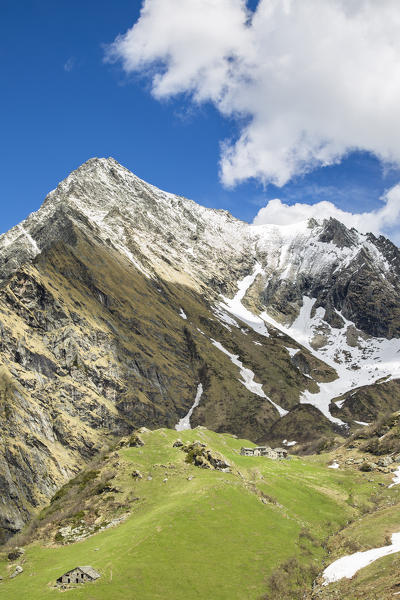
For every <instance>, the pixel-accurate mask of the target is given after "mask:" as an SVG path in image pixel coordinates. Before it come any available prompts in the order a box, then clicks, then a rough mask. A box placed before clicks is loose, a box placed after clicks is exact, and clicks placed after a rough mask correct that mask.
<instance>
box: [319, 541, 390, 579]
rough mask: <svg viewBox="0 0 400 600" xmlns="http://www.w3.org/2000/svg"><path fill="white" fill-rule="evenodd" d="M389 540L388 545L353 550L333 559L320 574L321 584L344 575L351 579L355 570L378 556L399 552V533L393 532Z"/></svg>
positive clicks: (365, 565)
mask: <svg viewBox="0 0 400 600" xmlns="http://www.w3.org/2000/svg"><path fill="white" fill-rule="evenodd" d="M391 541H392V543H391V544H390V545H389V546H383V547H382V548H373V549H372V550H366V551H365V552H355V553H354V554H350V555H349V556H343V558H339V559H338V560H335V562H333V563H332V564H331V565H329V567H327V568H326V569H325V571H324V572H323V574H322V577H323V578H324V584H323V585H328V584H329V583H333V582H334V581H339V579H343V578H344V577H346V578H347V579H351V578H352V577H353V576H354V575H355V574H356V573H357V571H359V570H360V569H363V568H364V567H367V566H368V565H370V564H371V563H373V562H375V561H376V560H378V558H382V556H388V555H389V554H394V553H395V552H400V533H394V534H393V535H392V540H391Z"/></svg>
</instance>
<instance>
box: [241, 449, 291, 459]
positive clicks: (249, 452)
mask: <svg viewBox="0 0 400 600" xmlns="http://www.w3.org/2000/svg"><path fill="white" fill-rule="evenodd" d="M240 454H241V455H242V456H266V457H267V458H273V459H278V458H287V455H288V451H287V450H285V449H284V448H274V449H272V448H270V447H269V446H256V447H255V448H241V450H240Z"/></svg>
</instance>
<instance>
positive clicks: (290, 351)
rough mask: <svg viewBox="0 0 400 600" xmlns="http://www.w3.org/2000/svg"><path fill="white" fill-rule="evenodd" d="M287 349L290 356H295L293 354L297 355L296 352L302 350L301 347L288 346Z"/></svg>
mask: <svg viewBox="0 0 400 600" xmlns="http://www.w3.org/2000/svg"><path fill="white" fill-rule="evenodd" d="M285 347H286V346H285ZM286 350H287V351H288V352H289V354H290V357H293V356H295V354H297V353H298V352H300V348H286Z"/></svg>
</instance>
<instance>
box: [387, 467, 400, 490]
mask: <svg viewBox="0 0 400 600" xmlns="http://www.w3.org/2000/svg"><path fill="white" fill-rule="evenodd" d="M399 483H400V467H397V469H396V471H395V472H394V473H393V483H391V484H390V485H389V487H390V488H392V487H393V486H395V485H399Z"/></svg>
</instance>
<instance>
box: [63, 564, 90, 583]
mask: <svg viewBox="0 0 400 600" xmlns="http://www.w3.org/2000/svg"><path fill="white" fill-rule="evenodd" d="M99 577H100V573H98V572H97V571H96V570H95V569H93V567H90V566H86V567H75V569H71V571H67V573H64V575H61V577H59V578H58V579H57V583H59V584H60V583H63V584H67V585H68V584H69V583H87V582H88V581H95V580H96V579H98V578H99Z"/></svg>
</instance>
